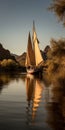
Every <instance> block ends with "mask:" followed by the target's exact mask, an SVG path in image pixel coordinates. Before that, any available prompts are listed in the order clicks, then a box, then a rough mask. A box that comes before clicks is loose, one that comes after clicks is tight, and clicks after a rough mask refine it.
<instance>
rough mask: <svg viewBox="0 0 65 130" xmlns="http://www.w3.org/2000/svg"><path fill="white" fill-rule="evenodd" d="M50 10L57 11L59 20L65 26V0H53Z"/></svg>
mask: <svg viewBox="0 0 65 130" xmlns="http://www.w3.org/2000/svg"><path fill="white" fill-rule="evenodd" d="M49 10H51V11H53V12H55V14H56V16H58V18H59V20H60V21H62V22H63V25H64V26H65V0H53V2H52V3H51V5H50V7H49Z"/></svg>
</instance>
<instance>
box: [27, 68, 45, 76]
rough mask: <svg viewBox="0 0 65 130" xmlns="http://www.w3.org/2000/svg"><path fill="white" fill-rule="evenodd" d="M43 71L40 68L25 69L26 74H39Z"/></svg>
mask: <svg viewBox="0 0 65 130" xmlns="http://www.w3.org/2000/svg"><path fill="white" fill-rule="evenodd" d="M42 71H43V68H42V67H39V68H34V69H27V73H28V74H34V75H35V74H39V73H42Z"/></svg>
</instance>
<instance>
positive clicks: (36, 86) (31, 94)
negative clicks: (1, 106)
mask: <svg viewBox="0 0 65 130" xmlns="http://www.w3.org/2000/svg"><path fill="white" fill-rule="evenodd" d="M26 92H27V107H26V109H27V111H26V112H27V123H28V124H29V123H34V121H35V118H36V116H37V110H38V107H39V105H40V102H41V98H42V92H43V84H42V83H41V81H40V79H38V78H37V79H36V78H34V76H32V75H27V77H26Z"/></svg>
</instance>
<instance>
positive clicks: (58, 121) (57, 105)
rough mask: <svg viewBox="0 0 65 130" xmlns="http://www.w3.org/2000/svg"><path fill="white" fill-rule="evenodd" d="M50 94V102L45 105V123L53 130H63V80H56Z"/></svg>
mask: <svg viewBox="0 0 65 130" xmlns="http://www.w3.org/2000/svg"><path fill="white" fill-rule="evenodd" d="M51 93H52V97H51V102H48V104H46V109H47V111H48V117H47V123H48V124H49V125H50V126H51V127H52V129H54V130H65V125H64V124H65V81H64V80H63V79H60V80H56V81H55V82H54V83H53V87H52V91H51ZM49 96H50V95H49Z"/></svg>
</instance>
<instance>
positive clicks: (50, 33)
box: [0, 0, 65, 55]
mask: <svg viewBox="0 0 65 130" xmlns="http://www.w3.org/2000/svg"><path fill="white" fill-rule="evenodd" d="M51 2H52V0H0V43H2V45H3V47H4V48H6V49H9V50H10V52H11V53H15V54H17V55H21V54H22V53H23V52H25V51H26V49H27V42H28V33H29V31H30V33H31V35H32V27H33V20H34V21H35V27H36V32H37V36H38V39H39V41H40V44H39V45H40V49H42V50H44V48H45V47H46V45H49V44H50V40H51V38H55V39H59V38H61V37H65V28H63V26H62V23H58V20H57V18H56V16H55V15H54V14H53V13H52V12H50V11H48V7H49V5H50V3H51Z"/></svg>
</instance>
